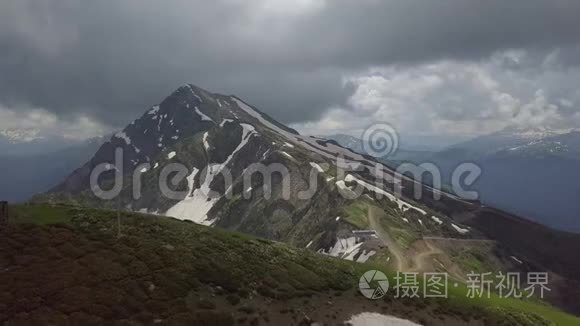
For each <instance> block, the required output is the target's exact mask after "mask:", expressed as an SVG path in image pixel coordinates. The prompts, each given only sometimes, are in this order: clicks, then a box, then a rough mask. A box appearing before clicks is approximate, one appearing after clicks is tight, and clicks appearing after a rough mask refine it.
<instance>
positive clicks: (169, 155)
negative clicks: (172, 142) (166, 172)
mask: <svg viewBox="0 0 580 326" xmlns="http://www.w3.org/2000/svg"><path fill="white" fill-rule="evenodd" d="M175 155H177V153H175V152H171V153H169V154H167V158H168V159H172V158H174V157H175Z"/></svg>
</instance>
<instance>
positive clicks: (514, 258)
mask: <svg viewBox="0 0 580 326" xmlns="http://www.w3.org/2000/svg"><path fill="white" fill-rule="evenodd" d="M510 258H511V259H513V260H514V261H515V262H516V263H518V264H520V265H521V264H523V263H524V262H523V261H521V260H519V259H518V258H517V257H515V256H510Z"/></svg>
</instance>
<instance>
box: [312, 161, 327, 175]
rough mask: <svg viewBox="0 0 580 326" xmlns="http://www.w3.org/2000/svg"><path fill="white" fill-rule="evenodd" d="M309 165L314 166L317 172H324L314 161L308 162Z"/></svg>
mask: <svg viewBox="0 0 580 326" xmlns="http://www.w3.org/2000/svg"><path fill="white" fill-rule="evenodd" d="M310 166H311V167H313V168H315V169H316V170H317V171H318V172H319V173H324V170H323V169H322V167H321V166H320V165H318V164H316V163H314V162H310Z"/></svg>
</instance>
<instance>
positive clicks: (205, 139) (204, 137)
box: [203, 131, 209, 151]
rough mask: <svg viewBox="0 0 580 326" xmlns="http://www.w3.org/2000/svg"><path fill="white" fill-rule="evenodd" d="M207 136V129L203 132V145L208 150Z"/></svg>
mask: <svg viewBox="0 0 580 326" xmlns="http://www.w3.org/2000/svg"><path fill="white" fill-rule="evenodd" d="M207 136H209V132H208V131H206V132H205V133H204V134H203V147H205V150H206V151H209V142H208V141H207Z"/></svg>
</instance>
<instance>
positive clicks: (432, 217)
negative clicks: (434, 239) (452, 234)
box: [431, 216, 443, 225]
mask: <svg viewBox="0 0 580 326" xmlns="http://www.w3.org/2000/svg"><path fill="white" fill-rule="evenodd" d="M431 219H432V220H433V221H435V223H437V224H439V225H441V224H443V221H441V219H440V218H438V217H437V216H431Z"/></svg>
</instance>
